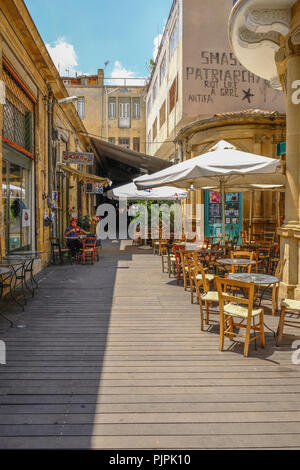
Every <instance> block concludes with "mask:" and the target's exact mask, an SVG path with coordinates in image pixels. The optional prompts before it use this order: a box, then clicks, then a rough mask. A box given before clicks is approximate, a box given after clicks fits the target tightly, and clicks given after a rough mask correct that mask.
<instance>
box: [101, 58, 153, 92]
mask: <svg viewBox="0 0 300 470" xmlns="http://www.w3.org/2000/svg"><path fill="white" fill-rule="evenodd" d="M137 78H138V77H137V75H136V73H135V72H133V71H132V70H128V69H126V68H125V67H123V66H122V64H121V62H120V61H119V60H116V61H115V62H114V67H113V70H112V71H111V73H110V79H109V80H107V82H108V84H109V85H116V86H118V85H125V84H126V85H130V86H134V85H145V80H144V79H137ZM124 79H126V80H124ZM130 79H131V80H130Z"/></svg>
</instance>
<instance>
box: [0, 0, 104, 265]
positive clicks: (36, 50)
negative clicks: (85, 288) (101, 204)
mask: <svg viewBox="0 0 300 470" xmlns="http://www.w3.org/2000/svg"><path fill="white" fill-rule="evenodd" d="M0 24H1V36H0V61H1V67H0V84H1V93H0V101H1V104H0V124H1V129H2V134H1V142H0V165H1V169H2V171H1V181H0V201H1V204H0V238H1V253H2V255H3V254H4V253H5V252H6V253H8V252H15V251H18V250H24V249H27V250H28V249H31V250H32V249H37V250H41V251H42V252H43V254H42V256H41V261H42V264H41V265H44V264H45V263H47V262H48V261H49V254H50V236H51V235H59V233H62V230H63V227H64V226H65V225H66V224H68V223H69V218H70V216H71V215H72V213H76V214H77V215H79V212H80V211H81V212H82V213H87V212H93V210H94V207H93V206H94V205H96V203H95V201H94V200H93V197H92V196H87V195H86V194H84V191H83V188H82V184H83V183H82V182H83V181H88V176H87V178H85V175H84V173H86V171H87V170H86V169H82V168H81V170H83V174H81V173H80V174H79V176H78V175H76V176H74V175H72V173H70V168H71V167H73V168H74V169H76V168H77V169H78V165H72V166H71V165H69V166H68V169H67V170H68V171H64V170H63V169H62V167H60V162H61V161H62V151H63V150H67V151H80V152H91V151H92V150H93V149H92V146H91V143H90V140H89V138H88V137H87V135H86V130H85V128H84V125H83V123H82V121H81V119H80V117H79V116H78V113H77V110H76V108H75V107H74V105H73V104H72V103H71V102H68V101H67V102H61V100H65V99H66V98H68V92H67V90H66V88H65V87H64V84H63V82H62V80H61V78H60V77H59V74H58V71H57V70H56V68H55V66H54V64H53V62H52V60H51V58H50V56H49V54H48V51H47V49H46V47H45V45H44V43H43V41H42V39H41V37H40V35H39V33H38V31H37V29H36V27H35V24H34V23H33V21H32V18H31V16H30V14H29V12H28V10H27V8H26V6H25V4H24V2H23V1H22V0H0ZM95 166H96V160H95V164H94V165H93V167H92V168H91V169H89V170H88V171H89V172H91V173H95V171H96V168H95Z"/></svg>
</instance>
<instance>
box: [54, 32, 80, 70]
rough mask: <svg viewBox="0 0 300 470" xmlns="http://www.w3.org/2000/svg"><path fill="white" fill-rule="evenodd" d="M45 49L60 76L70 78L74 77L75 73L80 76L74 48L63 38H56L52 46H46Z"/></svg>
mask: <svg viewBox="0 0 300 470" xmlns="http://www.w3.org/2000/svg"><path fill="white" fill-rule="evenodd" d="M46 47H47V49H48V52H49V54H50V56H51V58H52V60H53V62H54V64H55V66H56V68H57V70H58V71H59V74H60V75H62V76H70V77H71V76H75V74H76V72H77V73H78V74H80V72H79V71H78V70H77V67H78V58H77V54H76V51H75V48H74V46H73V45H72V44H70V43H68V42H67V41H66V39H65V38H64V37H60V38H58V39H57V40H56V41H55V43H54V46H51V44H46Z"/></svg>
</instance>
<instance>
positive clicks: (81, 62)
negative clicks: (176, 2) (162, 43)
mask: <svg viewBox="0 0 300 470" xmlns="http://www.w3.org/2000/svg"><path fill="white" fill-rule="evenodd" d="M25 3H26V6H27V8H28V10H29V12H30V14H31V16H32V18H33V20H34V22H35V23H36V26H37V28H38V30H39V33H40V35H41V37H42V39H43V40H44V42H45V43H46V45H47V47H48V50H49V52H50V53H51V56H52V58H53V60H54V62H55V65H56V66H57V67H58V68H59V71H60V74H61V75H68V74H70V75H73V74H74V72H77V73H79V74H80V73H82V74H84V73H86V74H96V73H97V69H98V68H104V62H106V61H109V64H108V65H107V67H106V70H105V75H106V77H110V76H114V77H118V78H120V76H132V77H146V76H148V75H149V72H148V69H147V66H146V62H147V63H149V62H150V58H152V57H153V51H154V39H155V38H156V37H157V36H158V34H161V33H162V31H163V28H164V24H165V22H166V20H167V18H168V15H169V11H170V8H171V5H172V0H151V1H148V0H85V1H82V0H25ZM66 70H69V72H66Z"/></svg>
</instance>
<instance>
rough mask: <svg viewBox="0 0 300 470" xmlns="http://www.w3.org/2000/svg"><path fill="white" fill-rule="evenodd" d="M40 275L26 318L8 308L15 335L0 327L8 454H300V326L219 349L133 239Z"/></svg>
mask: <svg viewBox="0 0 300 470" xmlns="http://www.w3.org/2000/svg"><path fill="white" fill-rule="evenodd" d="M39 279H40V281H39V285H40V287H39V289H38V290H37V292H36V295H35V297H34V298H33V299H30V300H29V301H28V305H27V306H26V309H25V312H24V313H23V312H21V311H20V310H19V309H18V308H15V307H11V306H10V305H8V306H7V307H6V303H5V304H4V306H5V308H6V312H7V315H8V316H9V317H10V318H12V319H13V320H14V321H15V328H9V326H8V324H7V323H6V322H5V321H4V320H2V319H0V339H1V340H4V341H5V343H6V347H7V364H6V365H0V448H1V449H7V448H13V449H18V448H20V449H22V448H23V449H24V448H25V449H26V448H36V449H38V448H52V449H53V448H55V449H60V448H70V449H71V448H77V449H91V448H94V449H134V448H136V449H157V448H161V449H168V448H170V449H299V448H300V365H293V364H292V362H291V353H292V351H291V343H292V341H293V340H295V339H297V334H299V330H298V333H297V330H292V329H290V330H289V335H287V336H285V337H284V339H283V342H282V346H280V348H276V347H275V340H274V337H273V335H272V333H271V332H270V331H268V330H267V329H266V348H265V350H262V349H261V348H260V346H259V345H258V347H257V350H255V348H254V345H252V346H251V348H250V355H249V358H247V359H246V358H244V357H243V346H242V345H241V344H236V343H234V344H232V343H230V341H229V340H226V342H225V351H224V352H222V353H221V352H219V351H218V340H219V337H218V326H217V323H216V324H215V325H212V326H211V327H209V329H208V330H207V331H205V332H201V331H200V327H199V306H198V305H191V303H190V295H189V292H185V291H184V289H183V287H182V286H177V285H176V282H174V280H173V279H169V277H168V275H167V274H163V273H162V272H161V260H160V258H159V257H158V256H154V255H152V252H151V251H150V252H149V251H147V250H141V249H138V248H133V247H132V246H130V243H128V242H122V243H121V245H120V244H119V243H117V242H116V243H114V242H113V243H111V242H106V243H104V248H103V252H102V256H101V261H100V262H99V263H96V264H95V265H93V266H90V265H88V266H81V265H80V266H78V265H73V266H69V265H65V266H62V267H61V266H57V267H54V266H51V267H49V268H47V269H45V270H44V271H43V272H42V273H41V274H40V276H39ZM2 311H3V310H2ZM212 318H213V317H212ZM215 318H217V317H215ZM265 321H266V325H267V326H268V327H270V328H271V329H273V330H274V329H276V328H277V324H278V317H272V316H271V315H270V312H269V311H268V310H267V311H266V316H265Z"/></svg>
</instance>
